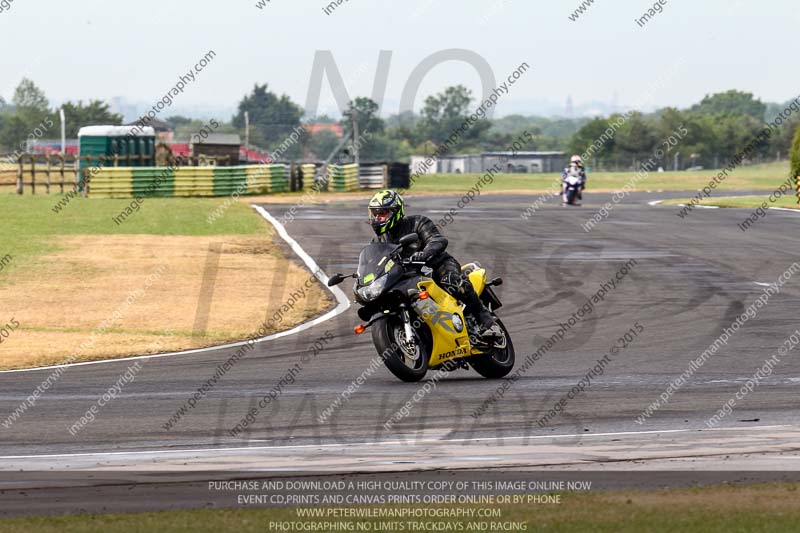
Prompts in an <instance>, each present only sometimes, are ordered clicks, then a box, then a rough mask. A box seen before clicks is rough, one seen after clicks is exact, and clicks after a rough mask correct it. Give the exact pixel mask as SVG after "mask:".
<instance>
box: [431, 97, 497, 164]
mask: <svg viewBox="0 0 800 533" xmlns="http://www.w3.org/2000/svg"><path fill="white" fill-rule="evenodd" d="M471 103H472V92H471V91H470V90H469V89H467V88H466V87H464V86H463V85H456V86H453V87H447V88H446V89H445V90H444V92H441V93H439V94H437V95H434V96H429V97H428V98H426V99H425V107H424V108H423V110H422V120H421V121H420V123H419V127H420V128H421V129H422V131H423V134H424V136H425V138H427V139H428V140H431V141H433V142H435V143H437V144H442V143H444V142H445V141H446V140H447V139H448V138H449V137H450V136H452V135H453V134H454V133H455V132H456V130H459V129H460V128H461V127H462V125H463V123H464V121H465V120H466V119H467V118H468V117H469V116H470V115H471V114H472V112H473V109H471V107H470V104H471ZM491 127H492V124H491V123H490V122H489V121H488V120H486V119H479V120H478V121H477V122H475V123H473V124H472V126H471V127H470V128H469V129H468V130H467V131H465V132H462V133H461V137H460V138H459V141H458V143H459V145H461V146H460V147H461V149H462V150H463V149H464V148H466V147H470V146H472V145H474V144H475V143H476V141H479V140H480V139H481V138H482V137H483V134H484V133H485V132H486V131H488V130H489V128H491Z"/></svg>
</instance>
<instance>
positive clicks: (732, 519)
mask: <svg viewBox="0 0 800 533" xmlns="http://www.w3.org/2000/svg"><path fill="white" fill-rule="evenodd" d="M798 496H800V492H799V491H798V485H797V484H765V485H752V486H715V487H706V488H692V489H676V490H660V491H639V492H595V493H588V494H587V493H584V494H576V493H565V494H562V496H561V503H551V504H541V503H540V504H528V505H524V506H510V505H503V506H496V507H493V508H497V509H499V510H500V511H501V517H500V518H496V517H495V518H471V519H470V518H463V519H453V518H448V519H436V518H431V519H427V518H426V519H420V520H419V521H418V522H417V523H422V524H423V525H424V524H429V529H411V528H410V527H405V526H407V524H408V523H407V522H405V521H404V520H398V519H382V520H374V519H346V518H328V519H308V518H301V519H298V517H297V515H296V513H295V511H294V510H292V509H231V510H197V511H177V512H162V513H141V514H115V515H114V514H109V515H77V516H63V517H49V518H44V517H42V518H21V519H8V520H4V521H0V531H3V532H7V533H23V532H25V533H27V532H28V531H37V532H41V533H51V532H52V533H57V532H58V533H61V532H66V533H90V532H101V531H102V532H107V533H117V532H120V533H121V532H130V531H137V532H138V531H142V532H145V531H159V532H164V533H184V532H186V533H189V532H192V533H196V532H205V531H209V532H211V531H236V532H240V533H250V532H263V531H278V530H283V531H286V529H276V527H271V525H270V522H284V523H290V525H291V524H292V523H294V524H300V525H301V527H302V526H307V527H308V526H314V525H316V524H320V523H323V522H325V521H327V522H338V523H348V522H349V523H352V524H353V529H352V531H359V530H365V531H401V530H403V531H475V530H477V529H476V528H475V529H470V528H469V527H468V525H469V523H470V522H500V523H510V522H518V523H519V522H524V523H527V529H526V530H527V531H551V532H556V533H569V532H581V533H582V532H587V531H591V532H597V533H606V532H608V533H612V532H614V533H616V532H621V533H627V532H631V533H639V532H641V531H647V532H661V531H664V532H667V531H669V532H674V531H681V532H684V533H695V532H696V533H707V532H716V531H724V532H733V533H736V532H762V531H763V532H772V531H797V524H798V523H800V506H798V505H797V501H798ZM392 520H395V521H399V522H402V523H404V528H403V529H398V528H397V527H394V528H386V526H384V529H378V528H377V525H378V524H379V523H381V522H382V523H383V524H387V522H391V521H392ZM357 521H358V522H361V523H364V522H367V523H369V524H370V527H369V529H358V528H357V527H356V524H355V523H356V522H357ZM433 527H438V529H432V528H433ZM289 530H291V531H333V530H334V529H331V528H327V529H326V528H324V527H323V528H314V529H289ZM504 530H512V529H500V528H497V529H486V531H504ZM516 530H517V531H519V530H520V529H516ZM336 531H346V529H337V530H336Z"/></svg>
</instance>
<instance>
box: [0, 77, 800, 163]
mask: <svg viewBox="0 0 800 533" xmlns="http://www.w3.org/2000/svg"><path fill="white" fill-rule="evenodd" d="M475 105H476V99H475V98H474V97H473V94H472V93H471V91H470V90H469V89H467V88H466V87H464V86H462V85H456V86H452V87H447V88H446V89H445V90H443V91H442V92H440V93H437V94H434V95H430V96H428V97H427V98H426V99H425V100H424V104H423V107H422V109H420V111H419V113H412V112H406V113H402V114H396V115H391V116H389V117H388V118H383V117H382V116H381V115H380V109H379V106H378V104H377V103H376V102H374V101H372V100H371V99H369V98H365V97H357V98H355V99H353V100H352V101H351V102H350V103H349V106H348V108H347V109H345V110H344V112H343V113H342V117H341V118H340V119H334V118H331V117H328V116H325V115H322V116H318V117H304V110H303V108H302V107H301V106H299V105H298V104H297V103H295V102H293V101H292V100H291V98H289V97H288V96H287V95H278V94H276V93H274V92H272V91H271V90H270V89H269V86H268V85H267V84H255V86H254V87H253V89H252V91H251V92H249V93H248V94H245V95H244V96H243V97H242V99H241V100H240V101H239V102H238V106H237V110H236V114H235V115H234V116H233V117H232V118H231V119H230V120H229V121H224V120H219V122H220V127H219V128H218V129H217V131H218V132H220V133H239V134H240V135H241V136H242V138H243V139H244V130H245V113H247V114H248V116H249V121H250V143H251V145H252V146H253V147H256V148H260V149H261V150H262V151H263V152H264V153H271V152H272V151H274V150H275V149H277V148H278V147H279V146H281V145H282V144H283V143H284V141H285V140H286V138H287V137H288V136H289V135H291V134H292V132H293V131H295V130H296V128H297V127H298V126H300V125H301V124H304V123H306V124H308V123H314V124H323V125H325V124H328V125H335V126H336V127H325V126H321V127H320V126H317V127H315V128H314V129H313V131H312V132H311V133H308V134H307V135H305V136H304V137H303V138H302V139H301V141H300V142H298V143H296V144H295V145H293V146H291V147H290V148H289V149H288V150H287V151H285V152H284V153H283V154H282V156H283V157H284V158H286V159H288V160H321V159H325V158H327V157H328V156H329V155H330V154H332V153H333V154H334V158H335V159H336V160H339V161H343V160H347V159H348V158H349V157H351V156H352V154H351V152H352V148H351V147H348V146H347V145H345V146H344V147H343V148H342V150H340V151H338V152H335V149H336V148H337V146H339V145H340V144H341V143H340V141H341V132H345V134H351V133H352V130H353V126H354V124H357V127H358V130H359V132H360V134H361V137H362V140H363V142H361V143H359V144H360V147H359V154H360V157H361V160H362V161H370V160H371V161H388V160H393V161H403V160H408V158H409V156H411V155H412V154H420V155H427V154H432V153H434V152H436V150H437V148H438V147H439V146H441V145H442V144H443V143H444V142H445V141H446V140H447V139H448V138H449V137H450V136H451V135H452V134H453V132H454V131H455V130H456V129H458V128H459V127H460V126H461V124H462V123H463V122H464V121H465V119H466V118H467V117H469V116H470V115H471V114H472V113H473V111H474V109H475ZM787 105H788V104H786V105H782V104H777V103H764V102H762V101H761V100H759V99H757V98H755V97H754V96H753V95H752V94H751V93H747V92H741V91H736V90H731V91H727V92H724V93H717V94H711V95H708V96H706V97H705V98H703V99H702V100H701V101H700V102H699V103H697V104H695V105H693V106H691V107H689V108H687V109H678V108H675V107H667V108H663V109H659V110H657V111H655V112H652V113H642V112H639V111H629V112H627V113H614V114H612V115H610V116H607V117H593V118H591V117H579V118H544V117H535V116H530V117H526V116H522V115H510V116H506V117H502V118H497V119H488V118H485V119H480V120H477V121H474V122H472V125H471V127H470V128H469V129H468V130H467V131H466V132H462V134H461V135H460V136H459V139H458V143H457V146H455V147H453V148H452V150H451V153H480V152H485V151H501V150H506V149H507V148H508V147H509V146H510V145H511V144H512V143H513V142H514V140H515V139H518V138H520V136H521V135H523V134H525V137H526V139H528V140H529V143H528V144H529V145H528V146H525V147H524V148H523V150H530V151H542V150H558V151H564V152H568V153H577V154H584V153H587V151H588V153H590V154H591V156H590V157H589V158H588V159H589V161H587V164H589V165H590V166H592V167H594V168H595V169H604V168H618V169H624V168H634V167H635V166H636V164H637V162H641V161H645V160H649V159H650V158H652V157H653V155H654V153H655V152H656V150H657V148H658V146H660V144H661V143H662V142H663V140H664V139H665V138H668V137H669V135H670V134H671V132H673V131H675V130H676V129H677V128H685V129H686V130H687V131H688V133H687V134H686V135H685V136H684V138H683V139H682V140H681V143H680V145H679V146H678V147H677V148H676V149H675V150H674V151H672V153H671V154H669V156H665V158H664V159H663V160H662V161H659V164H660V165H661V166H663V167H664V168H665V169H671V168H673V166H675V165H676V164H677V166H678V168H680V169H685V168H688V167H697V166H703V167H706V168H715V167H718V166H721V165H723V164H725V162H726V161H727V160H729V159H730V158H732V157H734V156H735V155H736V154H737V153H738V152H739V151H740V150H741V149H742V148H743V147H744V146H746V145H747V144H748V143H750V142H751V141H752V140H753V138H755V137H756V136H757V135H758V133H759V131H760V130H761V129H762V128H763V127H764V122H765V120H766V121H769V120H772V119H774V117H775V116H777V115H778V114H779V113H780V112H781V111H783V110H784V108H785V107H787ZM62 108H63V109H64V112H65V115H66V124H67V132H66V134H67V137H68V138H75V137H77V134H78V130H79V129H80V128H81V127H83V126H89V125H96V124H121V123H122V120H123V117H122V116H120V115H119V114H115V113H113V112H111V111H110V106H109V105H108V104H107V103H105V102H103V101H101V100H96V99H93V100H89V101H88V102H87V103H83V101H78V102H66V103H65V104H63V106H62ZM166 121H167V122H168V123H170V124H171V125H172V126H173V128H174V129H175V137H176V139H177V140H179V141H184V142H188V139H189V137H190V135H191V134H192V133H193V132H194V131H195V130H197V129H199V128H201V127H202V126H203V122H202V121H200V120H195V119H192V118H189V117H183V116H171V117H167V118H166ZM610 125H614V127H613V128H612V129H613V132H612V134H611V135H609V134H608V132H609V128H610ZM798 126H800V113H793V114H792V115H791V116H790V117H789V119H788V120H787V121H786V122H785V123H784V124H783V125H782V127H781V128H780V129H779V130H778V131H777V133H776V134H775V135H773V136H772V137H771V138H770V139H769V140H768V141H767V142H765V143H763V144H761V145H760V146H759V147H758V150H757V153H756V156H755V157H756V158H758V159H761V160H771V159H776V158H786V157H788V156H789V151H790V149H791V147H792V141H793V137H794V134H795V131H796V130H797V129H798ZM58 130H59V118H58V110H57V109H53V108H51V107H50V104H49V101H48V99H47V97H46V95H45V94H44V92H43V91H42V90H41V89H40V88H39V87H37V86H36V85H35V83H34V82H33V81H31V80H29V79H23V80H22V81H21V82H20V84H19V86H18V87H17V88H16V90H15V92H14V96H13V98H12V101H11V102H9V103H7V102H5V101H3V100H2V99H1V98H0V147H2V149H3V151H4V152H5V153H9V152H13V151H15V150H18V148H19V146H20V145H24V143H25V141H26V140H37V139H41V138H51V139H54V138H58V137H59V136H60V131H58ZM365 133H368V135H365ZM604 133H605V136H604ZM598 139H602V142H601V143H598V142H597V141H598ZM797 142H800V141H798V140H797V139H795V143H797ZM593 145H594V147H593ZM590 147H592V148H591V150H590ZM676 152H677V153H679V156H678V158H677V159H675V158H673V154H674V153H676ZM797 157H798V158H800V156H797ZM798 164H799V165H800V163H798ZM799 168H800V167H799Z"/></svg>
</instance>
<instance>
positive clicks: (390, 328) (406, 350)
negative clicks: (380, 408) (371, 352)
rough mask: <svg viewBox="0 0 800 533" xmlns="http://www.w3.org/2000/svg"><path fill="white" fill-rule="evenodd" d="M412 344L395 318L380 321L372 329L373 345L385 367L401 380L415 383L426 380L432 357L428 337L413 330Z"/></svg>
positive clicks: (399, 321) (401, 324)
mask: <svg viewBox="0 0 800 533" xmlns="http://www.w3.org/2000/svg"><path fill="white" fill-rule="evenodd" d="M414 334H415V337H416V338H415V339H414V342H409V341H408V339H406V335H405V330H404V327H403V321H402V320H400V319H399V318H397V317H394V316H388V317H386V318H385V319H383V320H379V321H378V322H376V323H375V324H373V326H372V342H373V343H374V344H375V348H376V349H377V350H378V353H379V354H381V356H382V358H383V363H384V364H385V365H386V368H388V369H389V371H390V372H391V373H392V374H394V375H395V376H396V377H397V378H398V379H400V380H401V381H405V382H406V383H414V382H417V381H419V380H421V379H422V378H424V377H425V374H426V373H427V372H428V360H429V359H430V356H431V343H430V342H429V336H426V335H425V334H424V332H423V331H421V330H414Z"/></svg>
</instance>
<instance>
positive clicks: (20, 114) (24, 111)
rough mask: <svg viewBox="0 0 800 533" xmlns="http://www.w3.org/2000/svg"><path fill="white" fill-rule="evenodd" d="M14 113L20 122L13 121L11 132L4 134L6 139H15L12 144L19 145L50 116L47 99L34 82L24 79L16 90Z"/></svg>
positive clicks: (13, 100) (13, 101)
mask: <svg viewBox="0 0 800 533" xmlns="http://www.w3.org/2000/svg"><path fill="white" fill-rule="evenodd" d="M12 103H13V104H14V112H15V115H16V117H17V118H18V119H19V121H12V122H11V124H9V126H10V130H9V131H8V132H4V135H3V137H4V138H8V139H10V138H14V140H12V141H11V143H10V144H19V143H20V142H22V141H23V140H24V139H26V138H27V137H28V136H29V135H30V134H31V132H32V131H34V130H35V129H36V128H41V125H42V124H43V123H44V122H45V120H46V119H47V118H48V116H49V115H50V109H49V105H50V104H49V102H48V101H47V97H46V96H45V94H44V91H42V90H41V89H40V88H39V87H37V86H36V84H35V83H33V81H31V80H29V79H28V78H23V79H22V81H21V82H20V83H19V85H18V86H17V88H16V89H15V90H14V97H13V98H12Z"/></svg>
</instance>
